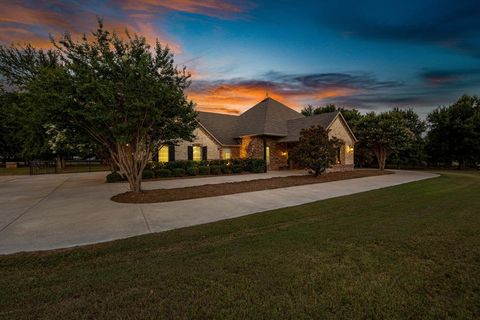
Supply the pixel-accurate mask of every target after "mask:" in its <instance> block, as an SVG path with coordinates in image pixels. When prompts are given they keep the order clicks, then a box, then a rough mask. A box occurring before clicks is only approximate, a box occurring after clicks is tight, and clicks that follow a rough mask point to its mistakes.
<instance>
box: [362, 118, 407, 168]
mask: <svg viewBox="0 0 480 320" xmlns="http://www.w3.org/2000/svg"><path fill="white" fill-rule="evenodd" d="M356 134H357V138H358V139H359V140H360V144H361V146H362V147H364V148H367V149H370V150H372V151H373V153H374V154H375V157H376V159H377V162H378V167H379V169H380V170H384V169H385V162H386V161H387V159H388V157H389V156H391V155H392V154H394V153H395V152H398V151H399V150H402V149H405V148H407V146H408V144H410V143H411V142H412V140H413V139H414V133H413V132H412V131H411V130H410V129H409V128H408V126H407V123H406V120H405V119H404V117H402V115H401V114H400V113H399V112H396V111H388V112H383V113H379V114H376V113H374V112H370V113H367V114H366V115H365V116H363V117H362V119H361V121H360V122H359V123H358V125H357V129H356Z"/></svg>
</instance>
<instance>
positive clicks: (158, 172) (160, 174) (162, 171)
mask: <svg viewBox="0 0 480 320" xmlns="http://www.w3.org/2000/svg"><path fill="white" fill-rule="evenodd" d="M155 175H156V176H157V177H159V178H168V177H171V176H172V171H170V170H168V169H158V170H156V171H155Z"/></svg>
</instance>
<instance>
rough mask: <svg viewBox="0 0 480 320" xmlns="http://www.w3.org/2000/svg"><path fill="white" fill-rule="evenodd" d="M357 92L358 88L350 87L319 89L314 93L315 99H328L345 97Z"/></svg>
mask: <svg viewBox="0 0 480 320" xmlns="http://www.w3.org/2000/svg"><path fill="white" fill-rule="evenodd" d="M357 92H358V89H351V88H341V87H340V88H329V89H326V90H321V91H320V92H318V93H315V94H314V97H315V98H316V99H320V100H321V99H330V98H338V97H346V96H351V95H353V94H355V93H357Z"/></svg>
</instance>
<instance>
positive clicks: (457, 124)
mask: <svg viewBox="0 0 480 320" xmlns="http://www.w3.org/2000/svg"><path fill="white" fill-rule="evenodd" d="M427 120H428V122H429V126H430V131H429V132H428V135H427V151H428V154H429V157H430V160H431V162H432V163H433V164H437V165H438V164H445V165H451V163H452V161H457V162H458V163H459V166H460V168H463V167H465V166H468V165H471V166H474V165H476V164H478V163H480V99H479V98H478V97H476V96H468V95H464V96H462V97H460V99H459V100H458V101H457V102H455V103H454V104H452V105H450V106H448V107H439V108H437V109H436V110H434V111H433V112H431V113H430V114H429V115H428V117H427Z"/></svg>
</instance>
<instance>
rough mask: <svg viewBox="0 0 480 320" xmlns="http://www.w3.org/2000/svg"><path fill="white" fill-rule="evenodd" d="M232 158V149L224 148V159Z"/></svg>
mask: <svg viewBox="0 0 480 320" xmlns="http://www.w3.org/2000/svg"><path fill="white" fill-rule="evenodd" d="M231 158H232V152H231V151H230V149H223V159H224V160H230V159H231Z"/></svg>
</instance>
